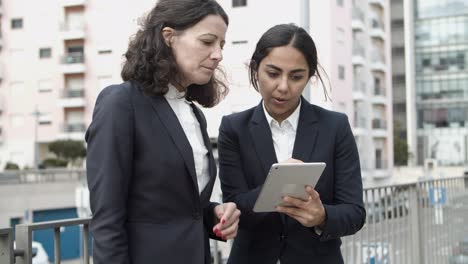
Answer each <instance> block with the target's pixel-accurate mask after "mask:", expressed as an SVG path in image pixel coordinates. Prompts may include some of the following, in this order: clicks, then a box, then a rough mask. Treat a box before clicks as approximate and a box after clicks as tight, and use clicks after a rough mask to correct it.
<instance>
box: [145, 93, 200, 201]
mask: <svg viewBox="0 0 468 264" xmlns="http://www.w3.org/2000/svg"><path fill="white" fill-rule="evenodd" d="M148 98H150V102H151V105H152V107H153V109H154V110H155V112H156V114H157V115H158V117H159V119H160V120H161V122H162V123H163V125H164V126H165V127H166V130H167V131H168V134H169V135H170V136H171V138H172V141H173V142H174V144H175V145H176V146H177V148H178V149H179V152H180V154H181V155H182V157H183V159H184V162H185V166H186V167H187V170H188V171H189V173H190V176H191V178H192V180H193V183H194V185H195V188H196V190H197V193H198V182H197V175H196V171H195V161H194V160H193V150H192V147H191V146H190V143H189V141H188V139H187V136H186V135H185V133H184V130H183V128H182V126H181V125H180V122H179V119H177V116H176V114H175V113H174V111H173V110H172V108H171V106H170V105H169V103H168V102H167V101H166V98H164V96H162V95H160V96H151V97H148Z"/></svg>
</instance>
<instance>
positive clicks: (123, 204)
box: [86, 82, 216, 264]
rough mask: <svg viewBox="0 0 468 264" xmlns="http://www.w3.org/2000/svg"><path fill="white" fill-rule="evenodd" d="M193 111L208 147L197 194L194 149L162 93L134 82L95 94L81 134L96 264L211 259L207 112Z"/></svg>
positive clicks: (213, 172) (212, 176) (211, 170)
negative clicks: (203, 184)
mask: <svg viewBox="0 0 468 264" xmlns="http://www.w3.org/2000/svg"><path fill="white" fill-rule="evenodd" d="M193 109H194V112H195V115H196V117H197V119H198V122H199V123H200V127H201V131H202V135H203V139H204V142H205V145H206V147H207V149H208V150H209V154H208V155H209V173H210V181H209V183H208V185H207V186H206V187H205V189H204V190H203V192H202V193H201V195H199V192H198V184H197V178H196V172H195V165H194V160H193V154H192V148H191V146H190V143H189V141H188V139H187V137H186V136H185V134H184V131H183V129H182V127H181V125H180V123H179V121H178V119H177V116H176V115H175V113H174V112H173V111H172V109H171V107H170V105H169V104H168V103H167V101H166V99H165V98H164V96H147V95H145V94H144V93H143V92H142V91H141V90H140V89H139V85H138V84H137V83H136V82H125V83H122V84H120V85H113V86H110V87H107V88H106V89H104V90H103V91H102V92H101V93H100V94H99V96H98V99H97V101H96V107H95V109H94V113H93V121H92V123H91V125H90V126H89V128H88V131H87V133H86V141H87V142H88V154H87V177H88V185H89V189H90V196H91V197H90V198H91V210H92V213H93V218H92V221H91V232H92V235H93V237H94V246H93V258H94V264H104V263H106V264H107V263H112V264H123V263H126V264H128V263H132V264H145V263H148V264H150V263H151V264H154V263H158V264H159V263H168V264H169V263H170V264H173V263H176V264H177V263H180V264H182V263H184V264H186V263H200V264H201V263H210V248H209V240H208V237H209V236H211V237H214V234H212V232H211V229H212V227H213V225H214V219H215V217H214V214H213V208H214V206H215V205H216V204H214V203H211V202H210V201H209V198H210V196H211V191H212V189H213V184H214V181H215V176H216V165H215V163H214V159H213V155H212V151H211V144H210V141H209V138H208V135H207V132H206V121H205V118H204V116H203V114H202V112H201V111H200V109H198V108H197V107H195V106H194V105H193Z"/></svg>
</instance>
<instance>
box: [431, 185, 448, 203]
mask: <svg viewBox="0 0 468 264" xmlns="http://www.w3.org/2000/svg"><path fill="white" fill-rule="evenodd" d="M429 202H430V204H431V206H434V205H446V204H447V188H445V187H430V188H429Z"/></svg>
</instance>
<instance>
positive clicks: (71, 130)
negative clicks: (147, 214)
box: [59, 123, 86, 140]
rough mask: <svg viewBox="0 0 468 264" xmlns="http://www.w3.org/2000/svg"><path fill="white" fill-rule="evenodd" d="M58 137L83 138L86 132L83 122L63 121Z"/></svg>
mask: <svg viewBox="0 0 468 264" xmlns="http://www.w3.org/2000/svg"><path fill="white" fill-rule="evenodd" d="M60 132H61V133H60V134H59V139H71V140H83V139H84V135H85V132H86V124H85V123H65V124H63V125H62V127H61V131H60Z"/></svg>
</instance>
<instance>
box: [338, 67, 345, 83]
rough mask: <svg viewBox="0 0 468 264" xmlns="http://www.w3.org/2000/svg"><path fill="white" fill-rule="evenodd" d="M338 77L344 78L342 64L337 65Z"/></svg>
mask: <svg viewBox="0 0 468 264" xmlns="http://www.w3.org/2000/svg"><path fill="white" fill-rule="evenodd" d="M338 78H339V79H340V80H344V79H345V67H344V66H343V65H338Z"/></svg>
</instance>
